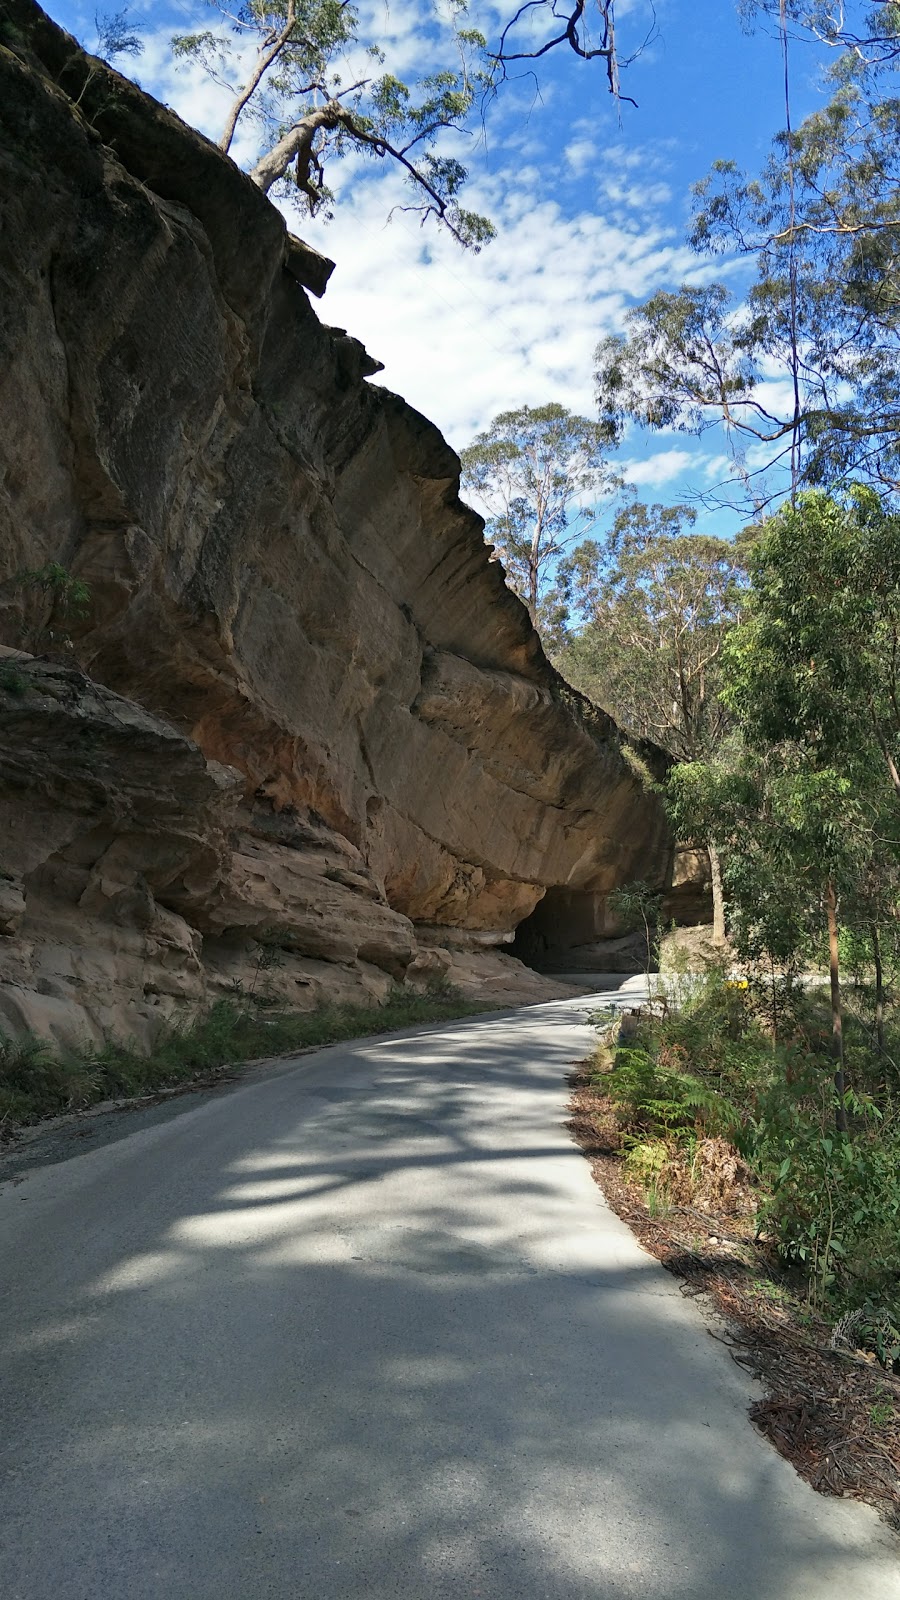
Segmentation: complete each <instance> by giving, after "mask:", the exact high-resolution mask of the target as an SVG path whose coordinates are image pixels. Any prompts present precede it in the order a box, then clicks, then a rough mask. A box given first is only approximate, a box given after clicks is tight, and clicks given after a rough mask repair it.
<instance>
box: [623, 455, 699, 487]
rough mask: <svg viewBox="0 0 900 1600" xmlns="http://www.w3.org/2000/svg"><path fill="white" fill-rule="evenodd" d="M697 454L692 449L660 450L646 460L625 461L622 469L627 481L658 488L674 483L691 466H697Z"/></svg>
mask: <svg viewBox="0 0 900 1600" xmlns="http://www.w3.org/2000/svg"><path fill="white" fill-rule="evenodd" d="M696 465H697V456H696V454H695V453H694V452H693V451H690V450H660V451H658V452H657V454H656V455H655V456H648V458H647V460H646V461H625V462H622V463H621V467H620V470H621V472H622V476H623V477H624V479H625V481H626V483H633V484H634V485H635V487H636V488H653V489H658V488H659V487H660V486H661V485H662V484H664V483H674V481H675V479H676V478H680V477H682V476H683V474H684V473H685V472H687V471H688V470H689V469H690V468H692V467H696Z"/></svg>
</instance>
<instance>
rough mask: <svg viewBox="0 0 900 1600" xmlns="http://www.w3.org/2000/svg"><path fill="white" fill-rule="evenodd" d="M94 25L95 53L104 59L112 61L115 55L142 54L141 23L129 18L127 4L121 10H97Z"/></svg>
mask: <svg viewBox="0 0 900 1600" xmlns="http://www.w3.org/2000/svg"><path fill="white" fill-rule="evenodd" d="M96 25H97V45H96V53H97V55H99V56H103V58H104V60H105V61H114V60H115V59H116V56H139V55H142V54H143V51H144V41H143V39H142V38H141V27H142V24H141V23H135V22H132V21H131V20H130V18H129V16H128V7H127V6H125V7H124V8H123V9H122V10H121V11H99V12H98V13H97V16H96Z"/></svg>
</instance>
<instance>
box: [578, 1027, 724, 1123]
mask: <svg viewBox="0 0 900 1600" xmlns="http://www.w3.org/2000/svg"><path fill="white" fill-rule="evenodd" d="M655 1044H656V1047H655V1048H654V1049H653V1050H652V1051H651V1050H647V1049H642V1048H639V1047H623V1048H621V1049H620V1050H618V1051H617V1052H616V1060H615V1065H614V1067H613V1069H612V1071H611V1072H609V1073H607V1074H606V1075H605V1076H604V1078H603V1087H604V1089H605V1090H606V1092H607V1093H608V1094H609V1096H610V1099H611V1100H612V1101H613V1103H614V1104H615V1105H616V1106H617V1107H618V1108H619V1109H620V1110H621V1112H622V1120H623V1122H624V1123H625V1124H626V1125H627V1127H628V1128H629V1130H632V1129H637V1130H639V1131H641V1132H644V1133H648V1134H655V1133H657V1132H661V1133H663V1134H666V1135H671V1134H685V1133H687V1132H689V1131H694V1132H696V1131H697V1130H698V1129H702V1130H703V1131H704V1132H705V1133H708V1134H710V1135H715V1134H718V1133H722V1132H725V1131H729V1130H731V1129H732V1128H733V1126H734V1122H735V1118H736V1112H735V1108H734V1107H733V1105H732V1104H731V1102H730V1101H728V1100H727V1099H726V1098H725V1097H724V1096H723V1095H722V1094H721V1092H720V1091H719V1089H718V1087H717V1086H716V1085H715V1084H713V1083H707V1082H705V1081H704V1079H703V1078H702V1077H700V1076H698V1075H697V1074H696V1073H692V1072H688V1071H687V1070H686V1069H685V1068H682V1067H679V1066H678V1065H676V1064H675V1063H678V1062H680V1061H682V1060H684V1059H685V1058H684V1057H683V1056H682V1054H681V1052H680V1047H678V1046H669V1047H667V1048H666V1049H664V1050H663V1051H662V1052H661V1051H660V1049H659V1047H658V1041H655ZM666 1063H673V1064H672V1065H667V1064H666Z"/></svg>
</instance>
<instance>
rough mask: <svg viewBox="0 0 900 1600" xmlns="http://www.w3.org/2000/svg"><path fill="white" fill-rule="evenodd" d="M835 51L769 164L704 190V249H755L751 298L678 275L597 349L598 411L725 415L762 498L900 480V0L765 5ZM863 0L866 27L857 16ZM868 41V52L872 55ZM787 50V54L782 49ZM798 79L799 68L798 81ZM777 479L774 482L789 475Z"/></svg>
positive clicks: (673, 419) (733, 172) (666, 417)
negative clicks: (826, 82)
mask: <svg viewBox="0 0 900 1600" xmlns="http://www.w3.org/2000/svg"><path fill="white" fill-rule="evenodd" d="M754 9H755V10H756V12H768V13H769V14H771V15H772V16H773V17H774V19H775V21H776V22H777V23H778V25H779V27H780V28H781V30H782V33H783V42H784V46H785V51H787V45H788V24H789V23H791V22H793V23H795V24H803V25H804V26H805V27H806V28H807V30H808V31H813V30H815V29H819V30H820V31H822V30H824V32H826V33H827V34H828V42H831V43H833V44H834V45H835V46H836V47H838V50H839V53H838V54H837V56H836V59H835V62H834V64H833V70H832V74H831V77H832V93H831V95H830V98H829V99H828V101H827V103H825V104H824V105H823V106H822V107H821V108H820V109H819V110H817V111H815V112H814V113H813V114H812V115H810V116H808V117H806V118H805V119H804V120H803V121H802V122H801V123H800V124H799V126H797V127H796V128H794V127H793V126H792V125H791V108H790V98H789V95H788V97H787V98H786V103H785V128H784V131H783V132H782V133H780V134H779V135H778V136H777V138H776V140H775V142H774V146H773V150H772V154H771V156H770V158H769V160H768V162H767V164H766V165H765V167H764V169H763V171H762V173H761V174H760V175H759V176H756V177H753V176H748V175H746V174H744V173H742V172H740V171H739V170H738V169H737V167H736V166H735V165H734V163H733V162H730V161H727V160H723V161H718V162H716V163H715V165H714V167H713V169H712V172H711V173H710V175H709V176H708V177H707V178H706V179H705V180H704V181H703V182H702V183H700V184H699V185H698V186H697V188H696V192H695V210H694V217H693V224H692V228H691V234H690V238H691V243H692V244H693V245H694V246H695V248H696V249H697V250H698V251H701V252H703V253H709V252H710V251H712V252H716V251H721V252H723V253H724V252H728V253H731V254H733V253H734V252H735V251H736V252H739V253H743V254H745V255H747V256H748V257H750V258H753V259H755V262H756V267H757V276H756V282H755V284H754V285H753V287H752V288H751V290H750V292H749V294H748V295H747V297H746V299H745V300H743V301H741V300H740V299H739V298H738V297H736V296H735V294H734V293H733V292H732V291H730V290H729V289H728V288H727V287H726V286H725V285H724V284H721V283H720V284H712V285H705V286H699V287H698V286H697V285H684V286H682V288H681V289H679V290H677V291H674V292H673V291H668V292H662V293H658V294H656V295H654V296H653V297H652V298H651V299H650V300H648V301H647V302H646V303H645V304H644V305H642V306H639V307H637V308H636V309H635V310H633V311H632V312H631V313H630V314H629V316H628V318H627V319H626V327H625V331H624V332H623V333H622V334H619V335H614V336H611V337H609V338H606V339H604V340H603V341H602V342H601V344H600V345H599V346H598V349H597V357H596V376H597V393H598V403H599V407H600V415H601V417H602V418H603V420H604V421H605V422H606V424H607V425H608V426H609V427H610V428H611V429H612V430H613V431H615V432H621V430H622V429H623V428H624V427H625V426H626V425H627V424H628V423H629V422H630V421H634V420H636V421H638V422H640V423H642V424H644V425H645V426H648V427H650V428H659V427H665V428H674V429H676V430H681V431H684V432H688V433H700V432H703V431H704V430H706V429H708V428H712V427H718V426H720V425H722V424H724V425H725V427H726V429H727V431H728V434H729V438H730V441H731V443H732V445H733V447H734V448H735V450H736V453H737V455H738V458H739V461H740V459H741V458H742V457H743V458H747V457H748V455H749V461H750V463H751V465H750V466H749V468H748V467H745V468H744V479H745V484H746V486H747V488H748V491H749V494H750V498H751V500H752V501H754V502H755V503H756V504H760V503H765V502H766V500H767V497H768V496H771V494H772V492H773V490H772V485H771V483H769V484H768V485H765V484H764V482H763V481H761V480H763V479H764V477H765V473H766V471H767V470H768V469H771V468H772V467H777V466H779V465H780V466H781V467H783V468H784V469H785V472H789V476H790V482H791V485H792V486H793V487H794V488H795V489H796V487H797V486H798V485H799V484H801V483H804V482H805V483H811V484H826V485H827V484H834V483H839V482H849V481H851V480H854V479H860V478H866V479H868V480H869V481H871V482H873V483H876V484H879V485H881V486H884V487H887V488H889V489H890V490H891V491H892V492H894V491H897V490H900V97H898V93H897V89H896V73H897V71H898V68H900V6H897V5H889V6H882V7H856V8H850V7H847V8H844V7H842V6H835V5H815V4H808V5H805V4H797V5H790V6H788V5H786V4H780V3H775V4H774V5H772V4H763V5H758V6H756V7H755V8H754ZM851 9H855V11H856V12H858V13H860V15H859V16H858V17H857V19H856V20H857V21H858V23H859V26H858V27H855V28H854V27H852V26H851V25H850V22H848V17H847V12H849V11H850V10H851ZM867 51H868V54H867ZM785 60H786V63H787V55H786V58H785ZM788 81H789V80H788ZM783 482H784V480H783V479H782V480H781V483H780V484H779V482H778V481H776V484H775V488H776V490H777V488H778V487H783Z"/></svg>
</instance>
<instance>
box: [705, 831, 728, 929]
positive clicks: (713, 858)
mask: <svg viewBox="0 0 900 1600" xmlns="http://www.w3.org/2000/svg"><path fill="white" fill-rule="evenodd" d="M706 849H707V853H708V855H709V870H710V874H711V877H712V902H713V944H724V943H725V892H724V890H723V888H722V863H721V861H720V860H719V852H718V850H717V849H716V846H715V845H714V844H713V842H712V840H711V839H710V840H708V841H707V845H706Z"/></svg>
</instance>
